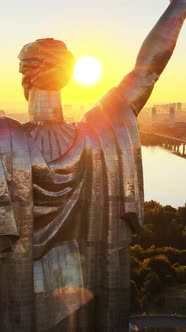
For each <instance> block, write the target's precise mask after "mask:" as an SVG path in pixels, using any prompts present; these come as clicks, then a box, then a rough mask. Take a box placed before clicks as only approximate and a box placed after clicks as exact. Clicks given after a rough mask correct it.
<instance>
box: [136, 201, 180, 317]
mask: <svg viewBox="0 0 186 332" xmlns="http://www.w3.org/2000/svg"><path fill="white" fill-rule="evenodd" d="M184 284H185V286H186V205H185V206H183V207H178V208H177V209H176V208H173V207H171V206H169V205H166V206H162V205H160V204H159V203H157V202H155V201H150V202H145V219H144V230H143V231H142V232H141V234H139V235H138V236H137V237H136V238H134V240H133V243H132V246H131V313H136V312H141V313H142V312H153V311H154V312H162V311H163V312H165V311H166V308H165V294H164V292H165V290H166V289H169V288H170V287H171V288H175V290H176V289H178V288H179V287H183V286H184ZM183 288H184V287H183ZM185 299H186V294H185ZM180 314H185V315H186V300H185V306H182V307H181V309H180Z"/></svg>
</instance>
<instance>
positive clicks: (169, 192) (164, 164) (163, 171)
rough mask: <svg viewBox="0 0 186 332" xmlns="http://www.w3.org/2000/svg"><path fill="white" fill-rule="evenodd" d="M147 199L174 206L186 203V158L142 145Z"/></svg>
mask: <svg viewBox="0 0 186 332" xmlns="http://www.w3.org/2000/svg"><path fill="white" fill-rule="evenodd" d="M142 156H143V171H144V190H145V200H146V201H149V200H155V201H158V202H160V203H161V204H162V205H172V206H174V207H178V206H183V205H184V204H185V203H186V159H184V158H181V157H178V156H176V155H174V154H173V153H171V152H169V151H167V150H165V149H163V148H160V147H157V146H155V147H154V146H153V147H152V146H150V147H146V146H143V147H142Z"/></svg>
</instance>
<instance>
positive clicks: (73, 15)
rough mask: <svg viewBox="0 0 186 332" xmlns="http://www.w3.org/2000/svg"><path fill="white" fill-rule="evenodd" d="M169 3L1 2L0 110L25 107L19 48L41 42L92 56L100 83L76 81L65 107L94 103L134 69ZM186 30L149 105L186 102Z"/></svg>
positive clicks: (140, 0)
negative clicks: (85, 84)
mask: <svg viewBox="0 0 186 332" xmlns="http://www.w3.org/2000/svg"><path fill="white" fill-rule="evenodd" d="M168 4H169V1H168V0H87V1H85V0H50V1H49V0H32V1H25V0H6V1H5V0H4V1H3V0H0V5H1V7H0V8H1V10H0V22H1V30H0V40H1V52H0V57H1V61H0V73H1V76H0V77H1V81H0V109H5V110H8V111H20V112H22V111H23V110H26V109H27V103H26V101H25V100H24V97H23V93H22V88H21V75H20V74H19V73H18V59H17V56H18V54H19V51H20V49H21V48H22V46H23V45H24V44H26V43H28V42H31V41H34V40H35V39H39V38H46V37H53V38H55V39H60V40H63V41H64V42H65V43H66V44H67V46H68V48H69V49H70V50H71V51H72V52H73V54H74V55H75V57H76V58H77V59H78V58H79V57H81V56H85V55H91V56H94V57H96V58H97V59H98V60H99V61H100V62H101V63H102V66H103V76H102V79H101V80H100V81H99V82H98V83H97V84H96V85H94V86H91V87H82V86H80V85H79V84H78V83H77V82H76V81H75V80H74V79H72V80H71V82H70V84H69V85H68V86H67V87H66V88H65V89H64V91H63V97H62V98H63V102H64V103H72V104H75V103H78V104H82V105H86V104H93V103H94V102H95V101H96V100H98V99H99V98H100V97H101V96H102V95H103V94H104V93H105V92H106V91H107V90H108V89H110V88H111V87H113V86H114V85H117V83H118V82H119V81H120V80H121V79H122V77H123V76H124V75H126V74H127V73H128V72H129V71H130V70H131V69H132V68H133V66H134V63H135V59H136V55H137V52H138V50H139V48H140V46H141V44H142V42H143V40H144V38H145V37H146V35H147V34H148V32H149V31H150V30H151V28H152V27H153V25H154V24H155V23H156V21H157V20H158V18H159V17H160V15H161V14H162V13H163V11H164V10H165V8H166V7H167V6H168ZM185 53H186V27H183V30H182V32H181V35H180V37H179V40H178V44H177V47H176V50H175V52H174V54H173V57H172V58H171V61H170V62H169V64H168V66H167V68H166V69H165V72H164V73H163V74H162V76H161V78H160V80H159V81H158V83H157V86H156V88H155V89H154V91H153V93H152V95H151V97H150V99H149V102H148V103H149V104H153V103H163V102H165V103H166V102H175V101H186V91H185V90H186V88H185V87H186V61H185Z"/></svg>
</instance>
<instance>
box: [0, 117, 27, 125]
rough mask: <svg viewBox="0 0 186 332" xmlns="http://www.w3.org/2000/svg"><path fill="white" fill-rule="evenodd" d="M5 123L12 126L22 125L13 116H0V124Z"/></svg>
mask: <svg viewBox="0 0 186 332" xmlns="http://www.w3.org/2000/svg"><path fill="white" fill-rule="evenodd" d="M3 123H4V124H7V125H10V126H11V125H12V126H15V127H16V126H17V127H22V124H21V123H20V122H19V121H17V120H15V119H13V118H10V117H8V116H0V124H3Z"/></svg>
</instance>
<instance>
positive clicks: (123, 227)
mask: <svg viewBox="0 0 186 332" xmlns="http://www.w3.org/2000/svg"><path fill="white" fill-rule="evenodd" d="M185 16H186V1H185V0H173V1H172V2H171V4H170V5H169V6H168V8H167V9H166V11H165V12H164V14H163V15H162V17H161V18H160V20H159V21H158V23H157V24H156V25H155V27H154V28H153V30H152V31H151V32H150V34H149V35H148V36H147V38H146V39H145V41H144V43H143V45H142V47H141V49H140V51H139V54H138V56H137V60H136V65H135V67H134V69H133V70H132V71H131V72H130V73H129V74H128V75H127V76H125V77H124V78H123V79H122V81H121V82H120V83H119V84H118V86H116V87H114V88H112V89H111V90H110V91H109V92H108V93H107V94H106V95H104V96H103V97H102V99H101V100H99V101H98V102H97V103H96V104H95V106H93V107H92V109H90V110H89V111H88V112H86V113H85V114H84V116H83V117H82V118H81V119H80V121H78V122H75V123H67V122H65V120H64V118H63V113H62V106H61V100H60V89H61V88H64V87H65V85H66V84H67V83H68V81H69V79H70V77H71V75H72V72H73V65H74V57H73V55H72V54H71V52H70V51H69V50H68V49H67V47H66V45H65V43H63V42H61V41H58V40H54V39H52V38H46V39H39V40H36V41H35V42H33V43H30V44H27V45H25V46H24V47H23V49H22V50H21V52H20V54H19V60H20V72H21V73H22V75H23V78H22V85H23V89H24V93H25V97H26V99H27V100H28V110H29V115H30V121H29V122H28V123H24V124H20V123H19V122H17V121H15V120H14V119H10V118H6V117H1V118H0V157H1V158H0V182H1V187H0V188H1V190H0V234H1V236H0V259H1V272H0V313H1V317H0V331H1V332H18V331H19V332H33V331H36V332H40V331H43V332H44V331H51V332H52V331H53V332H56V331H58V332H59V331H63V332H111V331H112V332H126V331H128V318H129V304H130V299H129V288H130V287H129V285H130V268H129V265H130V256H129V246H130V243H131V237H132V233H134V234H136V233H138V231H139V230H140V229H141V228H142V227H143V205H144V201H143V200H144V197H143V175H142V163H141V147H140V139H139V133H138V126H137V115H138V114H139V112H140V111H141V109H142V108H143V106H144V105H145V103H146V101H147V100H148V98H149V96H150V94H151V92H152V90H153V87H154V85H155V82H156V81H157V80H158V78H159V76H160V74H161V73H162V71H163V69H164V67H165V66H166V64H167V62H168V60H169V59H170V57H171V55H172V52H173V50H174V47H175V44H176V41H177V37H178V35H179V32H180V30H181V27H182V24H183V22H184V19H185ZM121 47H122V46H121ZM129 52H130V50H129Z"/></svg>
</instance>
